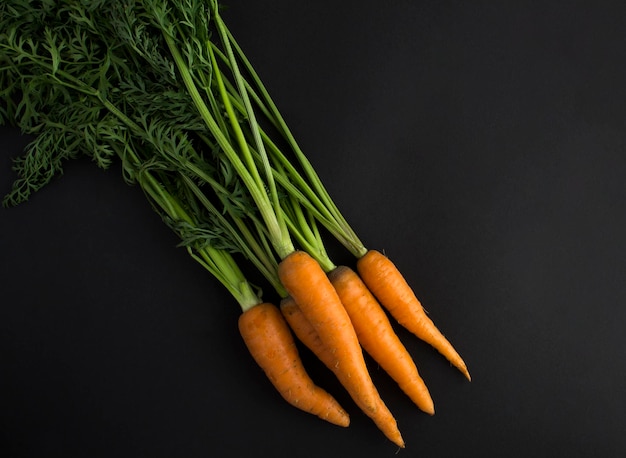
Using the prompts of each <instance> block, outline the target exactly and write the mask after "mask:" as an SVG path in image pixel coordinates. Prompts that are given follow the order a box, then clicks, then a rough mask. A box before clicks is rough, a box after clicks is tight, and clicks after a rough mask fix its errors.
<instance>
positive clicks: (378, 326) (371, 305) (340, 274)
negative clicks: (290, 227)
mask: <svg viewBox="0 0 626 458" xmlns="http://www.w3.org/2000/svg"><path fill="white" fill-rule="evenodd" d="M328 277H329V278H330V281H331V283H332V284H333V286H334V287H335V290H336V291H337V294H338V295H339V298H340V299H341V302H342V303H343V305H344V307H345V309H346V311H347V312H348V315H349V316H350V320H351V321H352V325H353V326H354V329H355V331H356V335H357V337H358V339H359V342H361V345H362V346H363V348H364V349H365V351H366V352H367V353H369V354H370V356H372V358H374V360H375V361H376V362H377V363H378V364H380V366H381V367H382V368H383V369H384V370H385V371H386V372H387V373H388V374H389V375H390V376H391V378H393V379H394V380H395V381H396V382H397V383H398V385H399V386H400V388H401V389H402V390H403V391H404V392H405V393H406V394H407V395H408V396H409V398H411V400H412V401H413V402H414V403H415V404H416V405H417V407H419V408H420V409H421V410H423V411H424V412H426V413H428V414H429V415H433V414H434V413H435V407H434V405H433V400H432V398H431V396H430V393H429V391H428V388H427V387H426V384H425V383H424V380H422V378H421V377H420V375H419V373H418V370H417V367H416V366H415V363H414V362H413V359H412V358H411V355H410V354H409V352H408V351H407V350H406V348H405V347H404V345H403V344H402V342H400V339H399V338H398V336H397V335H396V333H395V331H394V330H393V328H392V326H391V323H390V322H389V319H388V318H387V315H386V314H385V311H384V310H383V309H382V307H381V306H380V304H379V303H378V301H377V300H376V298H375V297H374V296H373V295H372V293H371V292H370V291H369V289H367V286H365V284H364V283H363V281H362V280H361V277H359V276H358V275H357V273H356V272H354V271H353V270H352V269H350V268H349V267H347V266H339V267H337V268H336V269H334V270H333V271H332V272H330V273H329V274H328Z"/></svg>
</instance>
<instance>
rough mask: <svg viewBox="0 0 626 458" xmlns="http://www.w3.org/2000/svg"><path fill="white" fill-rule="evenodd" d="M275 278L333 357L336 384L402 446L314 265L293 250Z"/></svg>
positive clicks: (340, 310)
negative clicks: (278, 279)
mask: <svg viewBox="0 0 626 458" xmlns="http://www.w3.org/2000/svg"><path fill="white" fill-rule="evenodd" d="M278 275H279V278H280V280H281V282H282V284H283V286H284V287H285V289H286V290H287V292H288V293H289V294H290V295H291V297H293V299H294V300H295V301H296V303H297V304H298V306H299V307H300V308H301V310H302V312H303V313H304V315H305V316H306V317H307V319H308V320H309V322H310V323H311V324H312V325H313V327H314V328H315V330H316V331H317V333H318V335H319V337H320V339H321V341H322V342H323V344H324V345H325V346H326V347H327V348H328V350H329V351H330V352H331V353H332V354H333V355H334V356H335V361H336V366H337V371H335V374H336V376H337V377H338V378H339V381H340V383H341V384H342V385H343V386H344V388H346V390H347V391H348V393H349V394H350V396H351V397H352V399H353V400H354V401H355V403H356V404H357V405H358V406H359V408H360V409H361V410H362V411H363V412H364V413H365V414H366V415H367V416H369V417H370V418H371V419H372V420H373V421H374V423H375V424H376V425H377V426H378V428H379V429H380V430H381V431H382V432H383V434H385V436H386V437H387V438H388V439H389V440H391V441H392V442H394V443H395V444H396V445H398V446H399V447H404V440H403V439H402V435H401V434H400V431H399V430H398V426H397V423H396V420H395V418H394V417H393V415H392V414H391V412H390V411H389V409H388V408H387V406H386V405H385V403H384V402H383V400H382V399H381V398H380V395H379V394H378V390H377V389H376V387H375V386H374V383H373V382H372V379H371V377H370V375H369V372H368V371H367V367H366V365H365V360H364V358H363V352H362V350H361V346H360V344H359V341H358V339H357V336H356V333H355V331H354V328H353V326H352V323H351V322H350V317H349V316H348V313H347V312H346V310H345V309H344V307H343V305H342V303H341V300H340V299H339V296H338V295H337V292H336V291H335V289H334V288H333V285H332V284H331V283H330V280H329V279H328V277H327V276H326V273H325V272H324V271H323V270H322V268H321V267H320V265H319V264H318V262H317V261H315V260H314V259H313V258H312V257H311V256H310V255H308V254H307V253H306V252H304V251H294V252H293V253H291V254H290V255H288V256H287V257H285V258H284V259H283V260H282V261H281V262H280V264H279V265H278Z"/></svg>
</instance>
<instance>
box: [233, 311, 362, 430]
mask: <svg viewBox="0 0 626 458" xmlns="http://www.w3.org/2000/svg"><path fill="white" fill-rule="evenodd" d="M239 332H240V333H241V336H242V337H243V340H244V342H245V343H246V346H247V347H248V350H249V351H250V353H251V354H252V357H253V358H254V359H255V361H256V362H257V364H258V365H259V366H260V367H261V368H262V369H263V370H264V371H265V374H266V375H267V377H268V378H269V379H270V381H271V382H272V384H273V385H274V387H275V388H276V389H277V390H278V391H279V393H280V394H281V395H282V397H283V398H284V399H285V400H286V401H287V402H289V403H290V404H291V405H293V406H295V407H297V408H299V409H301V410H304V411H305V412H309V413H312V414H315V415H317V416H318V417H320V418H321V419H323V420H326V421H329V422H330V423H333V424H335V425H339V426H344V427H345V426H348V425H349V423H350V419H349V417H348V414H347V413H346V411H345V410H343V409H342V408H341V406H340V405H339V404H338V403H337V401H336V400H335V399H334V398H333V397H332V396H331V395H330V394H328V393H327V392H326V391H324V390H323V389H322V388H320V387H318V386H317V385H315V384H314V383H313V381H312V380H311V378H310V377H309V375H308V374H307V373H306V371H305V369H304V366H303V365H302V362H301V361H300V356H299V355H298V350H297V349H296V345H295V341H294V340H293V337H292V336H291V332H290V331H289V327H288V326H287V323H286V322H285V320H284V319H283V316H282V315H281V313H280V311H279V310H278V308H277V307H276V306H275V305H273V304H270V303H262V304H259V305H255V306H254V307H252V308H250V309H248V310H247V311H246V312H244V313H243V314H242V315H241V316H240V317H239Z"/></svg>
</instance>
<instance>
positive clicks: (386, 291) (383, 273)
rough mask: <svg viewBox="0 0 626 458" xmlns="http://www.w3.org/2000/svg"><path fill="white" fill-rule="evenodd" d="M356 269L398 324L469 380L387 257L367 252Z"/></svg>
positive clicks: (454, 353)
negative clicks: (443, 357)
mask: <svg viewBox="0 0 626 458" xmlns="http://www.w3.org/2000/svg"><path fill="white" fill-rule="evenodd" d="M357 270H358V272H359V274H360V275H361V278H362V279H363V281H364V282H365V284H366V285H367V287H368V288H369V290H370V291H371V292H372V293H373V294H374V296H376V298H378V300H379V301H380V303H381V305H382V306H383V307H385V308H386V309H387V310H389V313H391V315H392V316H393V317H394V318H395V319H396V320H397V321H398V323H400V324H401V325H402V326H404V327H405V328H406V329H408V330H409V331H411V332H412V333H413V334H415V335H416V336H417V337H418V338H420V339H422V340H423V341H425V342H427V343H429V344H430V345H432V346H433V347H434V348H435V349H437V350H438V351H439V352H440V353H441V354H442V355H444V356H445V357H446V358H447V359H448V361H450V363H451V364H452V365H453V366H455V367H456V368H458V369H459V370H460V371H461V372H462V373H463V374H464V375H465V377H467V379H468V380H471V376H470V374H469V371H468V370H467V366H466V365H465V362H464V361H463V359H462V358H461V356H459V354H458V353H457V352H456V350H455V349H454V347H453V346H452V344H451V343H450V342H449V341H448V339H446V338H445V337H444V336H443V334H442V333H441V332H440V331H439V329H437V327H436V326H435V324H434V323H433V322H432V320H431V319H430V318H429V317H428V316H427V315H426V312H425V311H424V308H423V307H422V304H421V303H420V301H419V300H418V299H417V297H416V296H415V293H414V292H413V290H412V289H411V287H410V286H409V284H408V283H407V282H406V280H405V279H404V277H403V276H402V274H401V273H400V271H399V270H398V269H397V268H396V266H395V265H394V264H393V263H392V262H391V261H390V260H389V258H387V257H386V256H385V255H383V254H381V253H380V252H378V251H376V250H369V251H368V252H367V253H366V254H365V255H364V256H363V257H361V258H359V260H358V261H357Z"/></svg>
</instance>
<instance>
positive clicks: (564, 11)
mask: <svg viewBox="0 0 626 458" xmlns="http://www.w3.org/2000/svg"><path fill="white" fill-rule="evenodd" d="M621 4H622V2H591V1H590V2H529V1H526V2H445V1H444V2H438V1H393V2H380V1H359V2H356V1H342V2H334V1H332V2H331V1H316V2H293V1H276V0H273V1H254V2H253V1H240V2H237V1H231V2H228V7H229V9H228V11H227V12H226V13H225V16H226V19H227V21H228V23H229V24H230V26H231V28H232V29H233V31H234V33H235V34H236V36H237V37H238V39H239V41H240V42H241V44H242V45H243V47H244V49H245V50H246V52H247V54H248V56H249V57H250V58H251V60H252V61H253V63H254V65H255V66H256V67H257V69H258V71H259V72H260V74H261V76H262V77H263V79H264V81H265V82H266V84H267V85H268V86H269V88H270V92H271V93H272V95H273V96H274V98H275V99H276V101H277V103H278V105H279V107H280V108H281V110H282V111H283V114H284V115H285V117H286V118H287V121H288V123H289V124H290V126H291V127H292V129H293V130H294V132H295V134H296V137H297V138H298V139H299V141H300V143H301V145H302V146H303V147H304V149H305V151H306V152H307V154H308V155H309V157H310V159H311V160H312V162H313V163H314V165H315V167H316V168H317V170H318V171H319V173H320V175H321V176H322V178H323V179H324V181H325V182H326V184H327V186H328V188H329V189H330V191H331V194H332V195H333V196H334V197H335V198H336V200H337V202H338V204H339V206H340V208H341V209H342V211H343V212H344V214H345V215H346V217H347V218H348V220H349V221H350V222H351V223H352V225H353V226H354V228H355V229H356V230H357V232H358V233H359V234H360V236H361V238H362V239H363V241H364V242H365V244H366V245H367V246H369V247H371V248H377V249H380V250H385V252H386V253H387V254H388V255H389V256H390V257H391V258H392V259H393V260H394V261H395V262H396V264H397V265H398V266H399V267H400V268H401V270H402V271H403V272H404V273H405V275H406V277H407V278H408V279H409V281H410V283H411V284H412V285H413V286H414V288H415V290H416V291H417V293H418V296H419V297H420V298H421V299H422V302H423V303H424V305H425V307H426V308H427V309H428V310H429V312H430V314H431V317H432V318H433V319H434V320H435V322H436V323H437V324H438V325H439V327H440V328H441V329H442V331H443V332H444V333H445V334H446V335H447V336H448V337H449V338H450V339H451V341H452V342H453V343H454V344H455V346H456V347H457V349H458V350H459V351H460V353H461V354H462V355H463V356H464V358H465V359H466V361H467V363H468V365H469V368H470V371H471V373H472V375H473V381H472V382H471V383H468V382H466V381H465V380H464V379H463V377H462V376H461V375H460V374H459V373H458V372H456V371H455V370H453V369H452V368H451V367H450V366H449V365H448V364H447V363H446V362H445V361H444V360H443V359H442V358H441V357H439V356H438V355H437V354H436V353H435V352H434V351H432V350H431V349H430V348H427V347H426V346H425V345H423V344H422V343H421V342H418V341H416V339H414V338H412V336H411V335H409V334H408V333H406V332H404V331H403V330H401V329H398V333H399V335H400V336H401V338H402V340H403V341H404V342H405V344H406V346H407V348H408V349H409V350H410V352H411V353H412V354H413V356H414V357H415V360H416V361H417V364H418V366H419V368H420V371H421V374H422V376H423V377H424V379H425V381H426V383H427V384H428V386H429V388H430V390H431V393H432V395H433V398H434V401H435V407H436V410H437V413H436V415H435V416H434V417H432V418H431V417H428V416H426V415H424V414H422V413H420V412H419V411H417V409H416V408H415V407H414V406H412V404H411V403H410V401H409V400H408V399H407V398H405V397H404V396H403V395H402V394H401V393H400V392H399V390H398V389H397V388H396V387H395V386H394V384H393V383H392V382H391V381H390V379H388V378H387V376H386V375H384V374H383V373H382V372H381V371H380V370H378V368H377V367H376V366H375V365H374V364H372V365H371V368H372V374H373V377H374V379H375V381H376V383H377V384H378V387H379V390H380V391H381V394H382V396H383V398H384V399H385V401H386V402H387V403H388V405H389V406H390V408H391V409H392V411H393V412H394V413H395V414H396V417H397V420H398V423H399V426H400V428H401V430H402V432H403V435H404V438H405V440H406V442H407V449H406V450H404V451H400V452H399V456H415V457H452V456H483V457H502V456H507V457H518V456H519V457H526V456H535V457H553V456H576V457H592V456H599V457H608V456H611V457H614V456H615V457H616V456H624V454H625V453H626V395H625V390H624V385H625V382H624V380H625V376H626V364H625V363H624V361H625V357H626V337H624V324H625V322H626V320H625V313H624V308H625V307H626V287H625V282H624V275H625V274H626V259H625V254H626V241H625V234H626V212H625V210H626V189H625V186H624V177H625V175H626V156H625V150H626V129H625V126H626V103H625V102H626V32H625V30H626V27H625V26H626V21H625V20H624V15H623V14H622V13H623V9H622V8H621ZM0 132H1V133H0V139H1V147H2V155H1V163H0V166H1V171H0V172H1V173H0V191H1V192H2V193H3V194H4V193H5V192H7V191H8V190H9V188H10V183H11V181H12V179H13V178H14V175H12V173H11V170H10V167H11V157H14V156H16V155H17V154H18V153H19V152H20V150H21V147H22V146H23V145H24V144H25V141H26V139H24V138H21V137H20V136H19V135H18V133H17V132H16V131H15V130H12V129H9V128H3V129H2V130H1V131H0ZM119 172H120V171H119V167H117V164H116V165H115V166H113V167H112V169H111V170H109V171H102V170H100V169H98V168H97V167H96V166H95V165H94V164H93V163H90V162H89V161H87V160H80V161H76V162H74V163H72V164H68V166H67V168H66V170H65V174H64V176H63V177H62V178H61V179H59V180H55V181H54V183H53V184H51V185H50V186H49V187H47V188H46V189H44V190H42V192H40V193H39V194H37V195H36V196H34V197H33V198H32V199H31V201H30V202H28V203H27V204H25V205H23V206H20V207H17V208H11V209H1V210H0V231H1V232H0V234H1V238H0V251H1V262H0V269H1V270H0V279H1V280H0V282H1V283H0V284H1V291H0V295H1V296H0V297H1V305H0V339H1V340H0V351H1V352H2V354H1V362H2V365H1V368H2V369H1V370H2V373H1V374H0V388H1V391H0V439H1V441H2V448H3V449H4V450H7V451H8V452H9V453H8V455H4V456H11V457H44V456H45V457H50V456H64V457H94V458H95V457H112V456H115V457H133V458H138V457H144V456H145V457H152V458H156V457H174V456H176V457H207V456H211V457H212V456H215V457H244V456H251V455H255V456H293V457H320V456H326V457H335V456H337V457H339V456H342V457H345V456H362V457H370V456H371V457H380V456H394V454H395V453H396V451H397V449H396V447H394V446H393V445H392V444H391V443H390V442H389V441H387V440H386V439H385V438H384V437H383V436H382V434H380V433H379V432H378V431H377V429H376V428H375V427H374V426H373V424H372V423H371V422H370V421H369V420H368V419H367V418H366V417H364V416H363V415H362V414H360V412H358V410H357V409H356V407H355V406H354V404H352V402H351V401H350V399H349V398H348V397H347V396H346V395H345V394H344V392H343V391H342V390H341V389H340V387H339V386H338V385H337V383H336V382H335V381H334V379H333V378H332V376H330V375H329V374H328V373H327V371H326V370H325V369H324V368H323V367H322V366H321V365H320V364H318V363H317V361H315V360H313V358H312V357H311V355H310V354H308V353H307V352H305V351H302V356H303V358H304V359H305V362H306V364H307V367H308V369H309V372H310V373H311V374H312V376H313V377H314V378H315V380H316V381H317V382H318V384H320V385H322V386H324V387H326V388H327V389H328V390H330V391H331V392H332V393H333V394H334V395H335V396H336V397H337V398H338V399H339V400H340V402H341V403H342V404H343V405H344V407H346V409H348V410H349V411H350V412H351V418H352V424H351V426H350V427H349V428H348V429H341V428H338V427H334V426H331V425H329V424H326V423H324V422H322V421H320V420H318V419H316V418H314V417H312V416H309V415H306V414H304V413H301V412H299V411H297V410H295V409H293V408H292V407H290V406H288V405H287V404H286V403H284V402H283V401H282V400H281V399H280V397H279V395H278V394H276V393H275V392H274V390H273V388H272V387H271V386H270V384H269V383H268V382H267V381H266V379H265V378H264V376H263V375H262V373H261V371H260V369H258V368H257V367H256V365H255V364H254V363H253V361H252V360H251V358H250V357H249V355H248V354H247V352H246V349H245V347H244V346H243V343H242V342H241V340H240V337H239V335H238V331H237V327H236V320H237V317H238V315H239V310H238V306H237V304H236V303H235V302H234V301H233V300H232V299H231V298H230V297H229V296H228V294H227V293H226V292H225V290H223V289H222V288H221V286H220V285H219V284H217V282H216V281H214V280H213V279H212V278H211V277H210V276H208V274H207V273H206V272H205V271H203V270H202V269H201V268H200V267H199V266H198V265H197V264H195V263H194V262H193V261H192V260H191V259H190V258H188V257H187V255H186V254H185V252H184V251H183V250H182V249H179V248H176V247H175V245H176V243H177V240H176V239H175V237H174V236H173V235H172V234H171V233H170V232H169V231H168V229H167V228H166V227H165V226H164V225H163V224H162V223H161V222H160V221H159V219H158V218H157V216H156V215H154V214H153V213H152V211H151V210H150V208H149V206H148V205H147V204H146V202H145V201H144V198H143V196H142V194H141V192H140V191H139V190H138V189H136V188H131V187H128V186H126V185H125V184H124V182H123V180H122V178H121V174H120V173H119ZM331 250H332V252H333V255H334V257H335V259H336V260H337V261H338V262H343V263H348V264H350V265H353V260H352V259H351V258H350V257H348V256H346V254H345V253H344V252H343V251H341V250H339V249H338V247H335V246H334V245H331ZM268 296H270V297H271V294H269V293H268Z"/></svg>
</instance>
